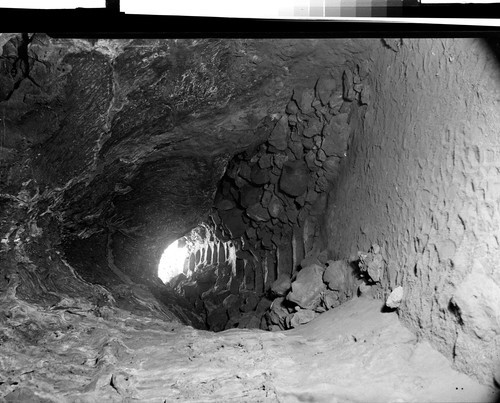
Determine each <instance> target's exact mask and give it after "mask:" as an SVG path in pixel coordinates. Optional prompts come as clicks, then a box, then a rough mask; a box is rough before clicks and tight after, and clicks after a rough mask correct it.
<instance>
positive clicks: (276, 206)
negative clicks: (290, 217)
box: [267, 196, 283, 218]
mask: <svg viewBox="0 0 500 403" xmlns="http://www.w3.org/2000/svg"><path fill="white" fill-rule="evenodd" d="M267 209H268V211H269V215H270V216H271V217H273V218H278V217H279V215H280V213H281V212H282V211H283V204H282V203H281V201H280V199H278V198H277V197H276V196H273V197H272V199H271V201H270V202H269V205H268V206H267Z"/></svg>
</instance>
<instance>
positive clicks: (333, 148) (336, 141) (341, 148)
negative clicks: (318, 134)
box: [321, 114, 349, 157]
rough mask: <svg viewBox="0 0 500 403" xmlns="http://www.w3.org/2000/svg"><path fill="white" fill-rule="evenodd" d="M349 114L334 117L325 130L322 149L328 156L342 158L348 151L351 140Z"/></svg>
mask: <svg viewBox="0 0 500 403" xmlns="http://www.w3.org/2000/svg"><path fill="white" fill-rule="evenodd" d="M347 117H348V115H347V114H342V115H337V116H334V117H333V118H332V119H331V120H330V123H328V124H327V125H325V126H324V128H323V136H324V139H323V143H322V144H321V149H322V150H323V151H324V152H325V154H326V155H327V156H329V157H330V156H337V157H342V156H344V153H345V152H346V150H347V142H348V140H349V124H348V123H347Z"/></svg>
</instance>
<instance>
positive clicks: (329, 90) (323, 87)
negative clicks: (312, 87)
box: [316, 76, 337, 105]
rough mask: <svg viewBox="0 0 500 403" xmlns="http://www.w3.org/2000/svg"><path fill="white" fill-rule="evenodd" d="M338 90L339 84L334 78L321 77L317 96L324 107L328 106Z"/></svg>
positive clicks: (317, 87)
mask: <svg viewBox="0 0 500 403" xmlns="http://www.w3.org/2000/svg"><path fill="white" fill-rule="evenodd" d="M336 88H337V83H336V82H335V80H334V79H333V78H332V77H329V76H325V77H320V78H319V79H318V81H317V82H316V96H317V97H318V98H319V100H320V102H321V104H322V105H326V104H328V101H329V100H330V98H331V96H332V94H333V92H334V91H335V89H336Z"/></svg>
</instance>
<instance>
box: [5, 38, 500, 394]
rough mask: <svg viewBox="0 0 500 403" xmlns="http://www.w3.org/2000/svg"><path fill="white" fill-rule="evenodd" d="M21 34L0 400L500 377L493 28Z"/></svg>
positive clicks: (428, 386)
mask: <svg viewBox="0 0 500 403" xmlns="http://www.w3.org/2000/svg"><path fill="white" fill-rule="evenodd" d="M0 38H2V40H1V42H0V43H1V46H2V52H3V53H2V55H3V56H4V57H3V58H2V63H1V64H0V84H1V86H0V105H1V106H2V107H3V110H4V111H5V114H4V113H3V112H2V119H3V122H2V128H3V133H2V134H3V137H2V144H1V146H0V162H1V164H2V165H1V168H2V169H1V170H0V239H1V242H0V248H1V249H0V252H1V253H0V274H1V275H0V291H1V294H0V357H1V359H0V400H2V398H1V397H2V396H5V400H6V401H8V402H10V401H50V402H52V401H59V400H57V399H58V397H59V396H63V398H66V397H67V400H68V401H71V402H76V401H89V402H92V401H96V402H100V401H128V400H134V399H135V400H138V401H174V400H181V401H306V400H307V401H380V400H383V401H481V402H491V401H492V397H493V396H494V394H495V393H496V390H497V389H498V387H497V386H498V385H499V384H500V365H499V364H500V359H499V345H498V337H499V335H500V333H499V330H498V329H499V328H498V320H497V319H498V317H499V309H500V308H499V307H500V277H499V275H498V270H496V267H498V264H499V260H498V250H499V246H498V243H499V242H498V239H500V238H499V236H500V235H499V234H498V228H500V213H499V204H498V196H499V192H500V187H499V185H498V183H499V179H498V169H499V167H498V163H497V162H498V160H500V159H499V158H496V157H495V156H499V155H500V154H499V152H498V150H499V148H498V142H497V140H496V139H497V138H498V136H497V133H498V132H500V117H499V112H498V88H499V83H500V79H499V75H498V71H499V69H498V66H497V63H496V60H495V58H494V56H492V52H491V51H490V50H489V49H488V47H487V46H486V45H485V43H484V42H483V41H480V40H473V39H459V40H458V39H453V38H446V39H398V38H389V39H352V40H345V39H339V40H248V41H247V40H242V41H239V40H234V41H228V40H175V41H170V40H154V41H147V40H144V41H135V40H132V41H123V40H102V41H101V40H98V41H94V42H88V41H85V40H78V41H73V40H65V41H60V40H56V39H52V38H50V37H48V36H47V35H42V34H34V35H33V36H30V37H29V41H30V42H29V43H26V42H25V41H26V36H23V35H17V36H16V35H15V34H12V35H11V34H8V36H7V37H3V36H1V35H0ZM26 47H28V56H27V57H28V59H27V60H26V52H25V50H26ZM19 52H21V53H19ZM25 63H29V66H30V68H29V69H28V70H29V71H27V70H26V69H23V68H19V66H20V65H21V64H23V65H24V64H25ZM21 67H22V66H21ZM23 71H24V73H23ZM28 73H29V77H25V74H28ZM35 82H36V83H37V85H34V83H35ZM445 101H446V102H445ZM451 101H453V102H451ZM4 116H5V117H4ZM4 168H5V169H4ZM171 251H173V252H172V253H173V255H170V252H171ZM174 263H175V264H174ZM174 266H175V268H176V270H177V273H174V272H173V269H174ZM207 330H208V331H207ZM438 351H439V352H438ZM381 369H382V370H381ZM466 374H467V375H466ZM495 385H496V386H495ZM495 388H496V389H495ZM38 397H40V399H38ZM37 399H38V400H37ZM51 399H52V400H51Z"/></svg>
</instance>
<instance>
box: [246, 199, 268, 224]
mask: <svg viewBox="0 0 500 403" xmlns="http://www.w3.org/2000/svg"><path fill="white" fill-rule="evenodd" d="M247 215H248V216H249V217H250V218H251V219H252V220H254V221H269V219H270V218H271V217H270V215H269V212H268V211H267V209H266V208H264V207H262V205H261V204H260V203H256V204H254V205H253V206H250V207H249V208H247Z"/></svg>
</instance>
